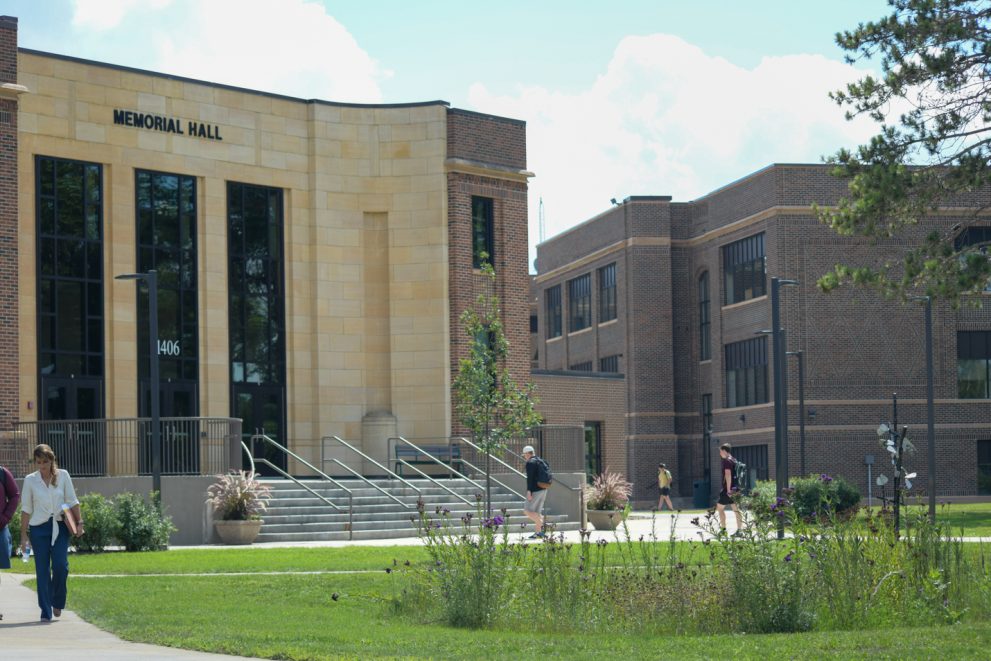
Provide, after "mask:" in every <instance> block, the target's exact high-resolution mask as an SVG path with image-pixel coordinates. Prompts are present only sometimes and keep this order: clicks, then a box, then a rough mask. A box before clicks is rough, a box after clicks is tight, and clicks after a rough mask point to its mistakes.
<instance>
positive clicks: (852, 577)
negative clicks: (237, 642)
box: [393, 478, 991, 635]
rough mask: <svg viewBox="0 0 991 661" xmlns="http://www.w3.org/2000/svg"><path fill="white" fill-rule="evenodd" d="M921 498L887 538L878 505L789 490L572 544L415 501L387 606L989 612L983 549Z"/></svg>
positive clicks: (685, 619) (654, 626)
mask: <svg viewBox="0 0 991 661" xmlns="http://www.w3.org/2000/svg"><path fill="white" fill-rule="evenodd" d="M819 479H820V480H821V481H822V482H823V483H824V484H826V485H828V484H830V483H831V482H832V480H823V479H822V478H819ZM793 493H794V492H791V491H789V493H788V494H787V496H791V495H793ZM755 503H756V504H755ZM921 511H922V510H921V508H917V509H916V510H913V508H906V518H905V520H906V524H905V527H904V529H903V531H902V537H901V539H900V540H896V539H895V536H894V531H893V529H892V526H891V523H890V519H889V518H888V517H885V516H883V515H882V516H875V515H871V516H869V517H868V518H866V519H864V518H850V517H847V516H841V515H837V514H836V508H835V507H834V506H833V505H832V503H831V502H830V501H829V496H826V497H825V500H824V501H823V502H822V503H821V504H820V513H819V514H817V516H816V517H815V518H812V519H810V517H808V516H805V512H804V510H801V509H799V507H798V506H797V505H796V504H795V502H794V501H793V500H791V499H790V498H789V497H785V498H782V499H776V500H774V501H773V502H770V503H766V502H765V503H763V504H760V503H759V501H751V503H750V509H749V512H748V515H747V521H748V523H747V525H746V527H745V528H744V530H743V532H742V535H740V536H736V537H728V536H727V535H726V534H725V532H723V531H721V530H720V529H719V527H718V525H717V517H716V516H715V514H714V513H713V512H709V513H708V514H707V515H704V516H700V517H697V518H695V519H693V521H692V522H693V524H695V526H696V527H697V528H698V530H699V539H698V540H697V541H690V542H676V541H675V539H674V535H673V528H672V531H671V532H669V533H668V537H667V544H663V543H661V542H662V537H661V536H660V535H658V534H657V531H656V530H652V531H651V533H650V534H649V535H645V536H643V537H639V538H637V539H633V538H631V535H630V532H629V529H628V527H627V526H626V525H625V523H624V524H623V525H622V526H621V528H620V530H618V531H616V532H615V534H614V540H613V541H611V542H607V541H605V540H599V541H598V542H591V541H590V534H589V533H588V532H585V531H583V532H582V534H581V536H580V541H579V542H578V543H573V544H572V543H565V542H564V541H563V538H562V537H561V536H559V535H554V534H551V535H550V536H548V538H547V539H546V540H543V541H542V542H538V543H527V542H524V541H522V540H520V541H515V542H514V541H511V537H510V535H509V531H510V530H512V529H514V528H513V526H514V525H515V524H514V523H513V522H511V521H510V520H509V517H508V515H507V514H506V513H505V512H503V513H502V515H501V516H497V517H493V518H492V519H485V518H484V517H481V516H479V517H477V518H476V517H474V516H465V517H463V518H462V519H461V521H460V522H452V521H450V518H451V517H450V516H449V514H448V513H445V512H444V511H443V510H439V511H437V512H436V513H435V515H433V516H431V515H427V514H426V513H423V512H421V513H420V517H419V519H418V525H419V527H420V534H421V536H423V538H424V543H425V548H426V549H427V551H428V553H429V554H430V556H431V563H430V565H428V566H426V567H422V566H421V567H418V566H415V565H414V566H412V567H409V568H403V570H402V571H401V572H397V574H398V576H397V578H396V580H397V581H399V582H400V583H399V584H400V585H401V586H402V589H401V590H397V591H396V595H397V596H396V599H395V601H394V603H393V605H394V611H395V612H396V613H397V614H399V615H400V616H402V617H404V618H408V619H411V620H413V621H418V622H431V623H435V622H444V623H446V624H448V625H452V626H459V627H468V628H492V629H500V630H503V629H504V630H512V629H519V628H521V627H526V628H529V629H536V630H538V631H545V632H555V633H568V632H571V633H578V632H582V633H593V632H601V633H610V634H613V633H625V634H629V635H638V634H640V635H657V634H686V635H700V634H706V635H709V634H727V633H786V632H804V631H842V630H847V631H852V630H857V629H861V628H865V627H866V628H874V629H882V628H889V627H905V626H926V625H932V624H934V623H938V624H942V623H945V624H950V623H961V622H983V621H989V620H991V553H988V550H987V549H986V548H985V547H983V546H975V547H972V548H965V544H966V543H965V542H963V541H962V540H960V539H958V538H954V537H953V536H952V535H951V534H950V531H949V529H948V526H947V525H946V524H944V523H936V524H933V523H931V522H930V521H929V519H928V518H927V517H926V516H924V515H920V514H918V513H917V512H921ZM673 525H674V524H673ZM779 526H781V527H783V528H784V531H785V536H784V538H783V539H778V535H777V533H778V529H779ZM607 549H608V550H607Z"/></svg>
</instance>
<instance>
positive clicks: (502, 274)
mask: <svg viewBox="0 0 991 661" xmlns="http://www.w3.org/2000/svg"><path fill="white" fill-rule="evenodd" d="M525 144H526V126H525V124H524V123H523V122H518V121H516V120H509V119H504V118H499V117H492V116H488V115H480V114H478V113H471V112H467V111H462V110H450V111H449V112H448V150H449V151H448V156H449V157H458V158H465V159H469V160H471V161H473V163H474V164H476V165H484V166H489V167H495V168H505V167H513V168H517V169H518V170H522V169H523V168H525V167H526V152H525ZM447 194H448V211H447V216H448V242H449V243H448V266H449V278H450V292H449V300H450V327H451V366H450V368H451V380H452V382H453V380H454V378H455V377H456V376H457V373H458V365H459V361H460V360H461V358H462V357H463V356H465V355H467V353H468V349H469V347H470V344H469V338H468V336H467V334H466V333H465V331H464V328H463V326H462V324H461V321H460V316H461V313H462V312H463V311H464V310H465V309H466V308H467V307H468V306H470V305H472V304H473V303H474V302H475V299H476V298H477V296H478V294H479V293H481V292H488V293H495V294H496V295H497V296H498V297H499V301H500V308H501V311H502V321H503V328H504V330H505V334H506V339H507V341H508V342H509V347H510V358H509V369H510V373H511V374H512V376H513V378H514V379H515V380H516V381H517V383H519V384H524V383H526V382H528V381H529V380H530V354H529V347H530V314H529V311H530V301H529V296H530V276H529V273H528V268H527V259H528V256H527V246H528V239H527V230H528V227H527V184H526V179H525V176H522V175H516V176H508V175H507V176H505V177H503V176H500V173H499V171H493V176H485V175H482V174H470V173H465V172H458V171H452V172H449V174H448V179H447ZM475 195H478V196H483V197H489V198H492V200H493V213H494V221H495V223H494V224H495V243H494V252H495V258H494V260H493V261H494V263H493V266H494V268H495V272H496V282H495V291H494V292H493V291H492V290H491V284H490V283H489V281H488V280H487V279H486V278H485V277H484V276H482V275H481V274H480V273H479V272H478V271H477V270H475V269H473V268H472V245H471V238H472V228H471V198H472V196H475ZM463 432H464V428H463V427H462V426H461V425H460V423H459V422H458V419H457V414H456V413H453V401H452V433H453V434H458V433H463Z"/></svg>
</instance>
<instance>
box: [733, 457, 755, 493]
mask: <svg viewBox="0 0 991 661" xmlns="http://www.w3.org/2000/svg"><path fill="white" fill-rule="evenodd" d="M734 459H735V460H736V466H735V467H734V471H733V481H734V482H736V488H737V489H739V490H740V491H742V492H744V493H750V490H751V489H752V488H753V487H754V485H752V484H751V483H750V470H749V469H748V468H747V465H746V464H745V463H743V462H742V461H740V460H739V459H736V458H735V457H734Z"/></svg>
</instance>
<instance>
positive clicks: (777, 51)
mask: <svg viewBox="0 0 991 661" xmlns="http://www.w3.org/2000/svg"><path fill="white" fill-rule="evenodd" d="M886 8H887V7H886V3H885V2H884V1H883V0H830V1H829V2H811V1H807V0H805V1H803V0H791V1H789V2H785V1H778V0H750V1H745V2H743V1H732V2H731V1H728V0H726V1H715V0H713V1H706V0H694V1H691V2H689V1H687V0H652V1H646V0H643V1H642V0H614V1H613V2H582V1H580V0H571V1H570V2H564V1H560V0H549V1H548V0H545V1H538V0H530V1H529V2H518V1H516V0H503V1H502V2H498V3H489V2H486V3H481V2H465V1H464V0H462V1H460V2H454V1H450V0H419V1H417V0H405V1H401V0H365V1H361V2H359V1H344V2H335V1H332V0H327V1H324V2H318V1H316V0H0V12H2V13H4V14H8V15H13V16H17V17H18V19H19V21H20V22H19V40H20V45H21V46H23V47H26V48H34V49H38V50H44V51H50V52H55V53H63V54H67V55H73V56H76V57H83V58H88V59H93V60H99V61H105V62H111V63H115V64H122V65H127V66H133V67H138V68H143V69H150V70H154V71H161V72H165V73H174V74H178V75H184V76H189V77H193V78H199V79H203V80H207V81H212V82H221V83H228V84H233V85H240V86H243V87H248V88H254V89H260V90H264V91H271V92H279V93H284V94H289V95H292V96H299V97H304V98H323V99H328V100H333V101H357V102H373V103H374V102H383V103H399V102H409V101H427V100H434V99H443V100H445V101H449V102H450V103H451V104H452V105H454V106H455V107H460V108H467V109H471V110H477V111H481V112H489V113H494V114H500V115H506V116H510V117H516V118H519V119H524V120H526V121H527V132H528V160H529V168H530V170H532V171H533V172H535V174H536V177H535V178H534V179H533V180H532V181H531V189H530V193H531V209H530V226H531V230H530V235H531V245H533V244H534V243H536V241H537V239H538V235H539V233H540V230H539V228H538V204H539V200H540V199H541V198H542V199H543V201H544V216H545V228H544V233H545V236H547V237H550V236H553V235H554V234H556V233H558V232H561V231H563V230H565V229H567V228H568V227H571V226H573V225H575V224H577V223H579V222H582V221H583V220H586V219H588V218H590V217H592V216H594V215H596V214H598V213H600V212H602V211H604V210H605V209H606V208H608V206H609V199H610V198H612V197H616V198H623V197H626V196H628V195H672V196H673V197H674V199H675V200H679V201H685V200H691V199H694V198H697V197H699V196H701V195H704V194H705V193H707V192H709V191H711V190H713V189H715V188H718V187H719V186H722V185H724V184H726V183H729V182H731V181H733V180H735V179H738V178H739V177H742V176H744V175H746V174H748V173H750V172H752V171H754V170H757V169H759V168H761V167H763V166H765V165H767V164H770V163H774V162H818V161H819V160H820V158H821V157H822V156H823V155H825V154H829V153H832V152H834V151H836V149H838V148H839V147H841V146H852V145H855V144H858V143H859V142H861V141H863V140H865V139H866V138H867V137H869V136H870V135H871V134H873V133H874V132H875V130H876V127H875V126H873V125H871V124H869V123H868V122H866V121H858V122H847V121H845V120H844V119H843V111H842V110H841V109H840V108H838V107H837V106H836V105H835V104H833V103H832V102H831V101H830V100H829V99H828V97H827V93H828V92H829V91H830V90H832V89H836V88H838V87H840V86H842V85H843V84H845V83H846V82H847V81H850V80H854V79H855V78H857V77H859V76H861V75H863V74H864V73H865V72H866V71H868V67H869V65H868V64H866V63H863V64H858V65H856V66H854V67H851V66H849V65H846V64H844V63H843V57H842V52H841V51H840V49H839V48H838V47H837V46H836V45H835V43H834V39H833V37H834V34H835V33H836V32H837V31H839V30H843V29H849V28H853V27H854V26H855V25H856V24H857V23H858V22H861V21H867V20H873V19H876V18H879V17H880V16H882V15H883V14H884V13H885V12H886Z"/></svg>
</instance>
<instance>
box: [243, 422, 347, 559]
mask: <svg viewBox="0 0 991 661" xmlns="http://www.w3.org/2000/svg"><path fill="white" fill-rule="evenodd" d="M257 441H262V442H265V443H268V444H269V445H271V446H272V447H274V448H275V449H277V450H279V451H281V452H283V453H284V454H285V455H286V456H287V457H292V458H293V459H295V460H296V461H298V462H299V463H301V464H303V465H304V466H306V467H307V468H309V469H310V470H312V471H313V472H315V473H316V474H317V475H319V476H320V478H321V480H322V481H326V482H330V483H331V484H333V485H334V486H335V487H337V488H338V489H340V490H342V491H343V492H344V493H346V494H347V495H348V508H347V513H348V523H347V530H348V539H352V538H353V536H354V493H353V492H352V491H351V490H350V489H348V488H347V487H346V486H344V485H343V484H341V483H340V482H338V481H337V480H335V479H334V478H332V477H331V476H329V475H327V474H326V473H324V472H323V471H322V470H320V469H319V468H317V467H316V466H314V465H313V464H311V463H310V462H308V461H307V460H306V459H303V458H302V457H301V456H299V455H298V454H296V453H295V452H293V451H292V450H290V449H289V448H287V447H286V446H284V445H281V444H279V443H278V442H277V441H275V440H273V439H271V438H269V437H268V436H267V435H265V434H255V435H254V436H252V437H251V447H254V446H255V442H257ZM241 445H242V447H244V451H245V452H247V453H248V457H249V458H251V465H252V467H253V466H254V465H255V462H256V461H257V462H258V463H261V464H265V465H266V466H268V467H269V468H271V469H272V470H274V471H275V472H276V473H278V474H279V475H281V476H282V477H284V478H286V479H287V480H292V481H293V482H295V483H296V486H299V487H301V488H303V489H306V490H307V491H309V492H310V493H311V494H313V495H314V496H316V497H317V498H319V499H320V500H322V501H323V502H325V503H326V504H328V505H330V506H331V507H332V508H334V509H335V510H336V511H338V512H341V511H343V510H342V509H341V507H340V506H339V505H337V504H336V503H334V502H333V501H331V500H330V499H328V498H327V497H326V496H324V495H323V494H321V493H318V492H317V491H315V490H314V489H312V488H311V487H310V486H309V485H307V484H306V483H304V482H303V481H302V480H300V479H299V478H297V477H294V476H293V475H290V474H289V473H288V472H286V471H285V470H283V469H282V468H281V467H280V466H276V465H275V464H274V463H272V462H271V461H269V460H268V459H266V458H265V457H254V456H253V455H252V453H251V451H250V450H248V448H247V447H246V446H245V445H244V443H241ZM252 470H254V468H252Z"/></svg>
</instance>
